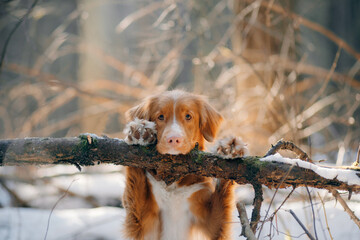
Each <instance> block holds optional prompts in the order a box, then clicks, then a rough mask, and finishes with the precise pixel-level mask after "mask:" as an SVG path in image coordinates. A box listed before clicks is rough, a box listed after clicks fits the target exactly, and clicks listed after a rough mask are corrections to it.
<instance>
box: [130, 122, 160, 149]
mask: <svg viewBox="0 0 360 240" xmlns="http://www.w3.org/2000/svg"><path fill="white" fill-rule="evenodd" d="M124 133H125V134H126V137H125V142H126V143H127V144H130V145H134V144H139V145H149V144H152V143H155V142H156V140H157V137H156V133H157V132H156V125H155V123H154V122H150V121H147V120H144V119H138V118H135V119H134V121H132V122H129V123H128V124H127V125H126V127H125V129H124Z"/></svg>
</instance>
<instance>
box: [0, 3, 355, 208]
mask: <svg viewBox="0 0 360 240" xmlns="http://www.w3.org/2000/svg"><path fill="white" fill-rule="evenodd" d="M359 12H360V2H359V1H356V0H343V1H337V0H315V1H314V0H301V1H300V0H298V1H289V0H220V1H217V0H207V1H196V0H185V1H180V0H164V1H157V0H122V1H114V0H103V1H100V0H78V1H61V0H55V1H54V0H53V1H48V0H43V1H38V0H35V1H30V0H8V1H6V0H1V1H0V51H1V56H0V57H1V69H0V138H3V139H6V138H23V137H64V136H78V135H79V134H80V133H83V132H90V133H95V134H98V135H103V134H104V135H107V136H109V137H118V138H122V137H123V133H122V129H123V127H124V125H125V117H124V113H125V111H126V110H127V109H129V108H130V107H132V106H134V105H135V104H137V103H139V102H140V101H141V99H143V98H144V97H146V96H149V95H151V94H155V93H158V92H161V91H165V90H169V89H176V88H180V89H184V90H188V91H192V92H195V93H199V94H203V95H206V96H208V98H209V101H210V102H211V104H212V105H214V106H215V107H216V108H217V109H218V110H219V111H220V112H221V113H222V114H223V116H224V117H225V119H226V122H225V123H224V124H223V126H222V129H221V132H220V137H221V136H226V135H229V134H231V135H239V136H241V137H242V138H243V139H244V140H245V141H246V142H248V143H249V148H250V152H251V154H252V155H264V154H265V152H266V151H267V149H269V147H270V145H271V144H274V143H275V142H276V141H277V140H279V139H282V138H283V139H286V140H290V141H293V142H294V143H296V144H297V145H298V146H300V147H301V148H302V149H303V150H305V151H306V152H307V153H309V154H310V155H311V156H312V158H313V159H315V160H322V159H326V160H327V162H326V163H333V164H338V165H349V164H351V163H352V162H353V161H354V159H355V157H356V151H357V147H358V146H359V142H360V18H359V16H358V13H359ZM4 169H5V168H4ZM6 171H8V170H6ZM6 171H5V170H3V174H5V172H6ZM11 171H15V172H19V171H20V174H19V175H21V174H24V173H23V172H22V171H23V170H11ZM30 172H31V171H30ZM26 174H29V172H28V170H26ZM1 182H2V186H3V187H5V188H8V191H9V192H10V194H12V196H13V197H15V198H16V193H14V192H13V193H11V192H12V191H11V187H8V186H7V185H6V184H5V183H4V181H3V180H1ZM64 189H65V190H66V187H65V188H64V187H63V189H62V190H63V191H64ZM58 190H59V189H58ZM60 190H61V189H60ZM74 194H75V193H74ZM88 201H90V203H91V201H92V200H91V199H90V200H89V199H88ZM20 202H21V201H20ZM2 204H3V203H2ZM26 204H28V203H25V202H24V206H26ZM20 205H21V204H20ZM35 205H36V204H35ZM90 205H91V206H98V205H99V203H94V202H93V204H90ZM114 205H116V204H114Z"/></svg>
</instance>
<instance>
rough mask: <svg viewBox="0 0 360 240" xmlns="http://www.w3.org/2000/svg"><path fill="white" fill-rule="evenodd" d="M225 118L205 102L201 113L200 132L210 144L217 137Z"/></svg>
mask: <svg viewBox="0 0 360 240" xmlns="http://www.w3.org/2000/svg"><path fill="white" fill-rule="evenodd" d="M222 121H223V117H222V116H221V114H220V113H218V112H217V111H216V110H215V109H214V108H213V107H212V106H210V104H209V103H207V102H206V101H203V103H202V107H201V112H200V131H201V133H202V135H203V136H204V138H205V139H206V140H207V141H208V142H212V141H213V140H214V138H215V137H216V134H217V132H218V130H219V127H220V124H221V122H222Z"/></svg>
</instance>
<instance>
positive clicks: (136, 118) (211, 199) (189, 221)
mask: <svg viewBox="0 0 360 240" xmlns="http://www.w3.org/2000/svg"><path fill="white" fill-rule="evenodd" d="M127 119H128V121H129V123H128V124H127V126H126V128H125V130H124V132H125V134H126V138H125V141H126V142H127V143H128V144H141V145H148V144H152V143H156V149H157V151H158V152H159V153H161V154H173V155H176V154H187V153H189V152H190V151H191V150H192V149H193V148H194V147H195V145H196V144H197V145H198V148H199V149H200V150H204V148H205V140H206V141H209V142H212V141H213V140H214V138H215V136H216V134H217V131H218V129H219V126H220V123H221V122H222V121H223V117H222V116H221V115H220V113H218V112H217V111H216V110H215V109H214V108H213V107H212V106H211V105H210V104H209V103H208V102H207V100H206V99H205V97H203V96H200V95H196V94H192V93H188V92H185V91H181V90H173V91H167V92H164V93H161V94H157V95H154V96H151V97H148V98H147V99H145V100H144V101H143V102H142V103H140V104H139V105H138V106H135V107H134V108H131V109H130V110H129V111H128V112H127ZM214 152H216V153H217V154H220V155H222V156H224V157H227V158H233V157H239V156H244V155H246V154H247V152H248V150H247V146H246V144H244V143H243V142H242V140H241V139H240V138H239V137H229V138H226V139H223V140H220V141H219V142H218V143H217V144H216V145H215V147H214ZM233 190H234V184H233V182H232V181H230V180H225V179H216V180H214V179H212V178H209V177H203V176H199V175H188V176H185V177H183V178H182V179H180V180H179V181H177V182H175V183H173V184H171V185H169V186H167V185H166V184H165V182H163V181H158V180H156V179H155V177H154V176H153V175H152V173H149V172H147V171H145V170H143V169H139V168H134V167H127V169H126V187H125V191H124V195H123V206H124V208H125V210H126V218H125V224H124V225H125V226H124V229H125V235H126V237H127V238H128V239H136V240H188V239H195V237H196V236H201V239H212V240H215V239H216V240H220V239H231V224H230V222H231V219H232V211H233V206H234V203H233V198H234V193H233V192H234V191H233Z"/></svg>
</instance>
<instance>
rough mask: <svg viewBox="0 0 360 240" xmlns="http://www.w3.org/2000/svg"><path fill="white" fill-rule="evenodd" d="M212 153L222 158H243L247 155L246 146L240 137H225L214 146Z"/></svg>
mask: <svg viewBox="0 0 360 240" xmlns="http://www.w3.org/2000/svg"><path fill="white" fill-rule="evenodd" d="M213 152H214V153H217V154H219V155H221V156H223V157H224V158H236V157H244V156H247V155H248V154H249V150H248V148H247V144H245V143H244V142H243V140H242V139H241V138H240V137H226V138H223V139H221V140H219V141H218V142H217V143H216V144H215V146H214V148H213Z"/></svg>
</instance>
